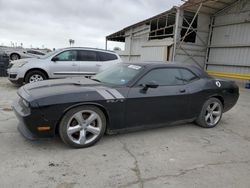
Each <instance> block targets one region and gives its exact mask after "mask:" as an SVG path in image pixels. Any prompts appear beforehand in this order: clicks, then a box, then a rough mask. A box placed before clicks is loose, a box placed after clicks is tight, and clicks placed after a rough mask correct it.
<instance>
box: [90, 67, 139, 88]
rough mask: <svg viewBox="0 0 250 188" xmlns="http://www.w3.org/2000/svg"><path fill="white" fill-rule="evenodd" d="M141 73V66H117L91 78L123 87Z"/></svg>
mask: <svg viewBox="0 0 250 188" xmlns="http://www.w3.org/2000/svg"><path fill="white" fill-rule="evenodd" d="M141 71H142V66H139V65H131V64H117V65H114V66H112V67H110V68H109V69H106V70H104V71H103V72H101V73H99V74H97V75H96V76H93V77H92V79H93V80H96V81H99V82H102V83H107V84H112V85H125V84H127V83H128V82H129V81H131V80H132V79H133V78H134V77H135V76H136V75H138V74H139V73H140V72H141Z"/></svg>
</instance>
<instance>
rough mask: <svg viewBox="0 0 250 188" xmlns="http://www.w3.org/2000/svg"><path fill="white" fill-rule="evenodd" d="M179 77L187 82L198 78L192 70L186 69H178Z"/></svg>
mask: <svg viewBox="0 0 250 188" xmlns="http://www.w3.org/2000/svg"><path fill="white" fill-rule="evenodd" d="M180 73H181V77H182V79H183V81H184V83H189V82H192V81H194V80H197V79H198V76H196V75H195V74H194V73H193V72H191V71H190V70H187V69H180Z"/></svg>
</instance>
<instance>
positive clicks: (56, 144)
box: [24, 123, 199, 151]
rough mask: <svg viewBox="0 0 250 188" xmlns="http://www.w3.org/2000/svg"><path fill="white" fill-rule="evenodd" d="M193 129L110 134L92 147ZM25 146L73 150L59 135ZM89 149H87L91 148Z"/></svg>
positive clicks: (176, 126) (171, 126) (176, 127)
mask: <svg viewBox="0 0 250 188" xmlns="http://www.w3.org/2000/svg"><path fill="white" fill-rule="evenodd" d="M187 127H188V128H190V129H195V128H199V127H198V126H197V125H195V124H192V123H189V124H178V125H167V126H164V127H159V128H151V129H143V130H137V131H129V132H123V133H117V134H112V135H107V134H105V135H104V136H103V138H102V139H101V140H100V141H99V142H98V143H97V144H96V145H94V146H92V147H96V146H100V147H101V146H105V145H107V144H109V143H110V142H116V141H117V142H119V141H120V139H124V138H126V137H130V138H131V137H135V138H137V137H147V136H150V135H154V134H155V135H157V134H159V133H162V132H169V131H174V132H175V131H177V129H184V128H185V129H186V128H187ZM24 139H25V138H24ZM26 144H27V145H30V146H28V147H32V148H35V149H38V150H40V149H43V150H48V151H49V150H72V149H75V148H72V147H69V146H67V145H66V144H64V143H63V142H62V141H61V139H60V137H59V135H57V136H55V137H54V138H51V139H48V140H42V141H30V140H26ZM92 147H89V148H92Z"/></svg>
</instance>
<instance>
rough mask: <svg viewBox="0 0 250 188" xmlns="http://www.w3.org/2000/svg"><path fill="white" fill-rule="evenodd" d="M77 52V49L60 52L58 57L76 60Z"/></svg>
mask: <svg viewBox="0 0 250 188" xmlns="http://www.w3.org/2000/svg"><path fill="white" fill-rule="evenodd" d="M76 54H77V53H76V51H75V50H69V51H65V52H62V53H60V54H59V55H57V56H56V57H57V58H58V61H76V56H77V55H76Z"/></svg>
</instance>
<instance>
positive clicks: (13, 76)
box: [7, 69, 24, 85]
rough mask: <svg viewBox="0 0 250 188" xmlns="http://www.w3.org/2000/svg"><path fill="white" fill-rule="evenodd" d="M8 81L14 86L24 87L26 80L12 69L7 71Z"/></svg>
mask: <svg viewBox="0 0 250 188" xmlns="http://www.w3.org/2000/svg"><path fill="white" fill-rule="evenodd" d="M7 74H8V79H9V81H11V82H12V83H14V84H18V85H22V84H23V82H24V78H23V77H22V76H20V75H19V74H18V72H16V71H13V70H12V69H7Z"/></svg>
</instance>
